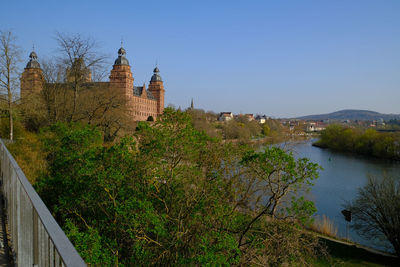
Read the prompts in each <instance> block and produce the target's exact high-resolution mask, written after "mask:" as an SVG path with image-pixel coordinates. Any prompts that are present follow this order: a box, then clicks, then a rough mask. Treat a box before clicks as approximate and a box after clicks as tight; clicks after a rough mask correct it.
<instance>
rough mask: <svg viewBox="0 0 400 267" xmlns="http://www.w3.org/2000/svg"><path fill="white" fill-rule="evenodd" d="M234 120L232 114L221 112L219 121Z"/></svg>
mask: <svg viewBox="0 0 400 267" xmlns="http://www.w3.org/2000/svg"><path fill="white" fill-rule="evenodd" d="M232 119H233V114H232V112H221V113H220V114H219V117H218V120H219V121H230V120H232Z"/></svg>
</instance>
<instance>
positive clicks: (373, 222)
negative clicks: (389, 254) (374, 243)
mask: <svg viewBox="0 0 400 267" xmlns="http://www.w3.org/2000/svg"><path fill="white" fill-rule="evenodd" d="M347 209H349V210H350V211H351V212H352V214H353V221H354V223H353V224H352V226H351V227H353V228H354V229H355V230H356V231H357V232H358V233H359V234H361V235H363V236H365V237H366V238H368V239H377V238H379V237H384V238H386V239H387V240H388V241H389V242H390V243H391V245H392V246H393V249H394V251H395V252H396V254H397V256H398V257H400V180H398V179H395V178H393V177H388V176H383V177H379V178H377V177H369V178H368V182H367V184H366V185H365V186H364V187H362V188H360V189H359V191H358V194H357V197H356V198H355V200H354V201H352V202H351V203H348V204H347Z"/></svg>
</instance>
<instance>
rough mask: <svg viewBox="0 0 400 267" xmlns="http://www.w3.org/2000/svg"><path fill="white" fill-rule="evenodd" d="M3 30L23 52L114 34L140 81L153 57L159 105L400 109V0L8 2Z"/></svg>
mask: <svg viewBox="0 0 400 267" xmlns="http://www.w3.org/2000/svg"><path fill="white" fill-rule="evenodd" d="M1 8H2V14H1V16H0V29H2V30H8V29H10V30H12V31H13V33H14V34H15V35H16V36H17V37H18V43H19V44H20V46H22V48H23V49H24V51H25V54H26V59H28V57H27V56H28V53H29V52H30V50H31V47H32V43H34V44H35V48H36V51H37V53H38V56H39V57H50V56H51V55H52V54H54V53H55V49H56V43H55V41H54V33H55V32H56V31H60V32H70V33H82V34H84V35H87V36H91V37H93V38H94V39H96V40H97V41H98V42H99V43H100V45H101V50H102V51H103V52H104V53H106V54H108V55H109V56H110V70H111V65H112V62H113V60H114V59H115V58H116V56H117V50H118V48H119V46H120V40H121V37H123V40H124V47H125V48H126V50H127V57H128V59H129V61H130V63H131V66H132V69H133V75H134V77H135V83H136V85H141V84H143V83H144V82H146V83H147V82H148V81H149V80H150V77H151V74H152V70H153V68H154V65H155V62H156V60H158V66H159V68H160V71H161V76H162V77H163V79H164V84H165V87H166V104H169V103H170V104H174V105H175V106H176V107H179V106H181V107H182V108H185V107H187V106H189V105H190V100H191V98H193V99H194V104H195V107H197V108H203V109H205V110H214V111H216V112H220V111H233V112H234V113H239V112H243V113H259V114H267V115H271V116H276V117H291V116H300V115H308V114H317V113H327V112H333V111H337V110H340V109H345V108H356V109H368V110H375V111H378V112H383V113H400V104H399V102H400V1H399V0H384V1H382V0H375V1H368V0H331V1H325V0H317V1H307V0H299V1H232V0H231V1H215V0H214V1H84V0H81V1H71V0H69V1H54V0H53V1H21V0H18V1H5V2H4V3H2V5H1Z"/></svg>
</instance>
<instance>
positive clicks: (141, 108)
mask: <svg viewBox="0 0 400 267" xmlns="http://www.w3.org/2000/svg"><path fill="white" fill-rule="evenodd" d="M29 58H30V60H29V62H28V64H27V65H26V67H25V69H24V72H23V73H22V76H21V99H24V97H26V96H28V95H29V94H32V93H40V92H41V91H42V90H43V88H44V86H46V82H45V79H44V76H43V71H42V69H41V67H40V64H39V62H38V61H37V55H36V53H35V52H34V51H33V52H31V54H30V55H29ZM78 63H79V62H78ZM78 63H77V64H78ZM67 78H68V80H70V77H68V73H67ZM84 80H85V84H84V85H85V86H86V87H92V88H96V84H97V83H95V82H92V80H91V75H90V73H88V75H86V76H85V79H84ZM99 84H100V83H99ZM101 86H107V87H108V90H113V91H117V92H119V94H120V95H121V96H122V97H123V98H124V100H125V103H126V105H127V112H128V113H129V117H130V118H132V120H134V121H145V120H149V119H151V118H153V119H154V120H155V119H156V118H157V117H158V116H159V115H161V114H162V113H163V111H164V93H165V90H164V84H163V81H162V79H161V76H160V70H159V69H158V67H156V68H155V69H154V70H153V75H152V76H151V79H150V82H149V84H148V87H147V88H146V84H143V86H135V85H134V78H133V76H132V72H131V66H130V65H129V61H128V59H127V58H126V51H125V49H124V48H123V47H121V48H120V49H119V50H118V58H117V59H116V60H115V62H114V65H113V68H112V70H111V74H110V76H109V82H105V83H104V82H101ZM94 90H95V89H94Z"/></svg>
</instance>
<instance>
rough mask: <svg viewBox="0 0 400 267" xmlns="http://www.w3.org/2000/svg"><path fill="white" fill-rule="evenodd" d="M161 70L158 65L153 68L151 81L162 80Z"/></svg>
mask: <svg viewBox="0 0 400 267" xmlns="http://www.w3.org/2000/svg"><path fill="white" fill-rule="evenodd" d="M159 72H160V70H159V69H158V67H155V68H154V70H153V73H154V74H153V76H151V80H150V82H162V79H161V76H160V74H158V73H159Z"/></svg>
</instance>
